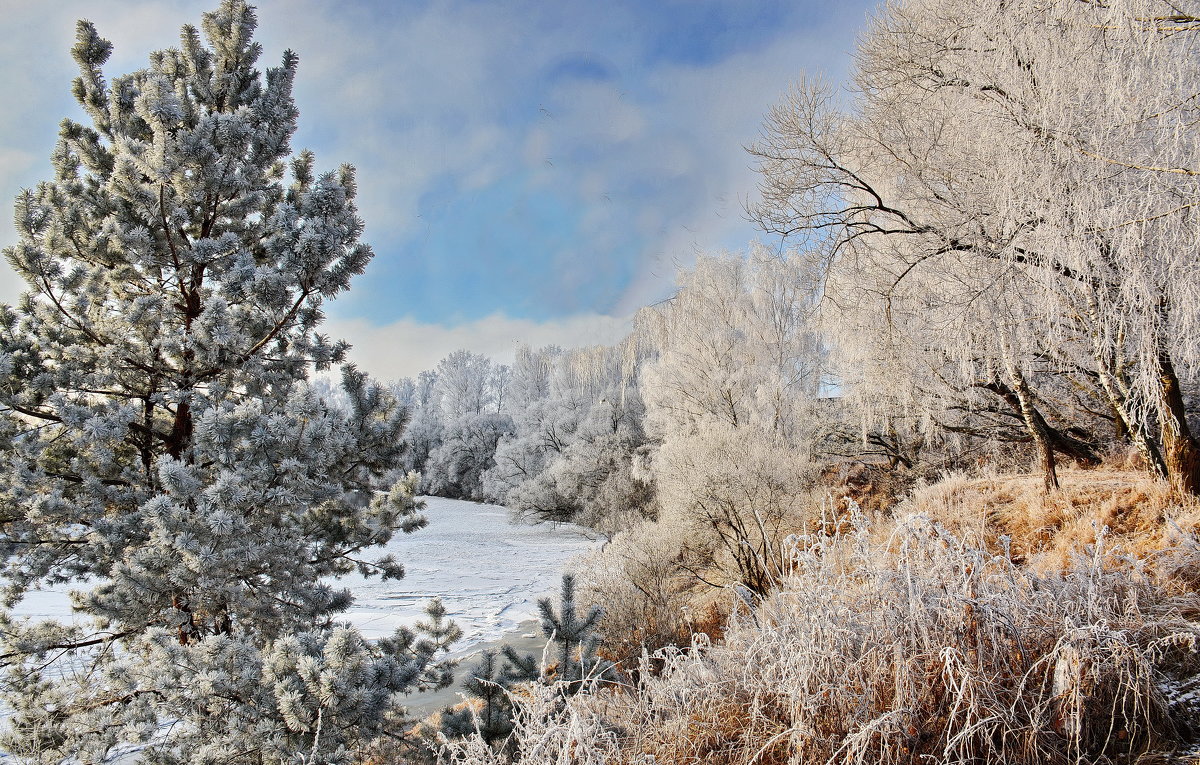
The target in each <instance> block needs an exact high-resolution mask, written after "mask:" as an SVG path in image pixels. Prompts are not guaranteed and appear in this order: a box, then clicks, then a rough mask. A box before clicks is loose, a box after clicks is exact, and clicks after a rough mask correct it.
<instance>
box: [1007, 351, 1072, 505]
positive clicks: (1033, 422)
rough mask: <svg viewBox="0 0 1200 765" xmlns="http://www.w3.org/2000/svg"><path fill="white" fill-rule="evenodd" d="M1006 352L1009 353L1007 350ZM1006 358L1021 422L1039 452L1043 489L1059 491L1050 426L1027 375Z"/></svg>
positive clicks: (1008, 357) (1048, 491)
mask: <svg viewBox="0 0 1200 765" xmlns="http://www.w3.org/2000/svg"><path fill="white" fill-rule="evenodd" d="M1005 350H1006V351H1007V348H1006V349H1005ZM1004 356H1005V358H1004V364H1005V367H1006V368H1007V370H1008V377H1009V379H1010V380H1011V382H1012V390H1013V393H1015V394H1016V396H1017V405H1018V406H1019V407H1020V410H1021V420H1022V421H1023V422H1024V423H1025V429H1026V430H1028V431H1029V435H1030V437H1032V438H1033V445H1034V448H1035V449H1036V450H1037V454H1038V463H1039V467H1040V468H1041V471H1042V482H1043V487H1044V488H1045V490H1046V492H1047V493H1050V492H1054V491H1058V489H1059V484H1058V468H1057V466H1056V465H1055V462H1054V444H1053V440H1052V439H1051V434H1050V426H1049V424H1048V423H1047V422H1046V418H1045V417H1043V416H1042V413H1041V412H1039V411H1038V409H1037V406H1036V405H1035V403H1034V396H1033V390H1032V389H1031V388H1030V387H1029V382H1028V381H1027V380H1026V379H1025V375H1023V374H1022V373H1021V370H1020V369H1018V368H1017V366H1016V364H1015V363H1014V362H1013V361H1012V358H1011V357H1010V355H1009V353H1007V352H1006V353H1005V354H1004Z"/></svg>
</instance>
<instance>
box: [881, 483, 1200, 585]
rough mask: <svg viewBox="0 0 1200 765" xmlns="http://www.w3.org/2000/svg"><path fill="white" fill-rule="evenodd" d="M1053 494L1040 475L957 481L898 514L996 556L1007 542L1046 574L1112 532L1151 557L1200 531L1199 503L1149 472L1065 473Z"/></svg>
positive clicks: (1111, 540)
mask: <svg viewBox="0 0 1200 765" xmlns="http://www.w3.org/2000/svg"><path fill="white" fill-rule="evenodd" d="M1059 478H1060V482H1061V484H1062V489H1061V490H1060V491H1058V492H1054V493H1051V494H1047V493H1046V492H1045V491H1043V489H1042V481H1041V477H1040V476H1038V475H1004V476H992V477H982V478H971V477H967V476H963V475H951V476H947V477H946V478H944V479H943V480H942V481H940V482H938V483H936V484H933V485H931V486H926V487H918V488H917V489H916V490H914V492H913V494H912V496H911V498H910V499H908V500H907V501H906V502H904V503H902V504H901V505H899V506H898V507H897V508H896V510H895V515H897V516H899V517H903V516H906V515H909V514H920V515H924V516H927V517H929V518H930V519H932V520H934V521H935V522H937V523H939V524H941V525H943V526H945V527H946V528H948V529H950V530H952V531H954V532H955V533H957V534H960V535H961V534H970V535H978V536H979V537H981V538H982V539H983V540H984V541H985V542H986V544H987V546H988V548H989V549H991V550H998V549H1000V547H1001V545H1002V543H1003V539H1002V538H1004V537H1007V543H1008V544H1009V545H1011V549H1012V555H1013V557H1014V559H1015V560H1016V561H1017V562H1025V561H1028V562H1029V563H1030V564H1032V565H1034V566H1035V567H1037V568H1039V569H1042V570H1046V569H1050V568H1062V567H1063V566H1065V565H1067V563H1068V562H1069V560H1070V558H1071V555H1072V554H1074V553H1075V552H1077V551H1078V550H1080V549H1082V548H1083V547H1085V546H1087V545H1090V544H1094V543H1095V542H1096V535H1097V533H1098V532H1100V531H1102V530H1104V529H1107V535H1108V542H1107V544H1108V545H1109V547H1110V548H1113V547H1116V548H1119V549H1120V550H1122V551H1124V552H1127V553H1130V554H1134V555H1138V556H1141V557H1145V556H1149V555H1152V554H1155V553H1158V552H1159V551H1163V550H1169V549H1171V548H1173V547H1174V546H1175V545H1176V544H1177V543H1178V540H1179V538H1180V531H1183V532H1196V531H1197V530H1200V501H1197V500H1196V498H1194V497H1181V496H1179V495H1178V494H1176V493H1174V492H1173V491H1172V490H1171V488H1170V486H1168V485H1167V483H1166V482H1164V481H1159V480H1156V479H1154V478H1152V477H1150V476H1148V475H1147V474H1146V473H1145V472H1141V471H1135V470H1128V469H1119V468H1100V469H1095V470H1082V469H1063V470H1061V471H1060V475H1059Z"/></svg>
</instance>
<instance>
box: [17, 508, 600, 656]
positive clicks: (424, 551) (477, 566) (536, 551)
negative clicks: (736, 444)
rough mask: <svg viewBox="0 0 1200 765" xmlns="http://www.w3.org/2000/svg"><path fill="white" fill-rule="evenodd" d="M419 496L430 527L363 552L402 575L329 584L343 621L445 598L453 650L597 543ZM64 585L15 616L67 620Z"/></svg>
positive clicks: (504, 621)
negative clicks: (392, 563) (348, 595)
mask: <svg viewBox="0 0 1200 765" xmlns="http://www.w3.org/2000/svg"><path fill="white" fill-rule="evenodd" d="M424 499H425V502H426V507H425V510H424V515H425V517H426V518H428V519H429V525H428V526H426V527H425V528H423V529H421V530H420V531H417V532H415V533H413V534H397V535H396V536H395V537H394V538H393V539H392V541H391V543H390V544H388V545H387V546H386V547H383V548H377V549H375V550H371V551H368V554H366V555H365V556H364V557H366V558H372V557H379V556H381V555H383V554H385V553H392V554H394V555H395V556H396V558H397V559H398V560H399V561H400V562H401V563H403V564H404V567H405V570H406V574H405V576H404V578H403V579H400V580H389V581H386V582H383V581H380V580H379V578H378V577H375V578H371V579H367V578H364V577H362V576H359V575H357V574H354V575H351V576H347V577H344V578H342V579H338V580H333V582H332V583H333V584H334V585H335V586H340V587H348V588H349V589H350V591H351V592H352V593H353V594H354V597H355V602H354V605H353V606H351V607H350V610H349V611H348V612H346V613H345V614H344V615H343V618H342V621H347V622H349V623H351V624H353V625H354V626H356V627H358V628H359V629H360V630H362V632H363V634H364V635H365V636H366V637H368V638H379V637H383V636H386V635H390V634H391V633H392V632H393V631H394V630H395V629H396V627H399V626H401V625H405V626H411V625H412V624H414V623H415V622H416V621H418V620H421V619H424V618H425V606H426V604H427V603H428V602H429V600H430V599H431V598H434V597H441V599H442V603H443V604H445V606H446V610H447V611H448V612H449V616H450V618H452V619H453V620H454V621H455V622H457V623H458V626H459V627H461V628H462V630H463V639H462V640H461V641H459V643H458V644H456V646H455V651H454V652H455V653H456V654H457V653H461V652H463V651H464V650H465V649H468V648H470V647H471V646H473V645H476V644H478V643H482V642H487V641H492V640H496V639H499V638H501V637H503V636H505V635H507V634H509V633H511V632H513V631H514V630H515V629H516V628H517V627H518V626H520V625H521V624H522V623H524V622H528V621H529V620H531V619H535V618H537V601H538V598H540V597H544V596H546V595H550V594H554V593H557V592H558V590H559V586H560V581H561V575H562V572H563V571H564V570H565V568H566V567H567V565H568V561H569V560H570V559H571V558H572V557H573V556H575V555H577V554H579V553H582V552H586V551H588V550H590V549H592V548H593V547H595V546H596V545H597V544H598V541H599V540H598V539H597V537H596V535H595V533H594V532H590V531H589V530H588V529H585V528H582V527H580V526H574V525H572V524H553V525H552V524H546V523H541V524H531V523H520V522H518V523H513V522H511V521H510V520H509V510H508V509H507V508H504V507H500V506H499V505H485V504H478V503H475V502H464V501H461V500H455V499H443V498H441V497H425V498H424ZM68 589H69V588H67V587H62V588H58V589H49V590H43V591H40V592H34V593H30V594H29V595H27V596H26V597H25V599H24V600H23V601H22V602H21V603H20V604H19V605H18V606H17V608H15V609H14V611H13V613H14V615H17V616H31V617H36V618H53V619H59V620H63V621H70V620H71V618H72V614H71V602H70V599H69V597H68V596H67V590H68Z"/></svg>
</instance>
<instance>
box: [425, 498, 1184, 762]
mask: <svg viewBox="0 0 1200 765" xmlns="http://www.w3.org/2000/svg"><path fill="white" fill-rule="evenodd" d="M1102 541H1103V540H1102ZM1183 541H1186V542H1187V543H1188V544H1186V545H1182V546H1180V547H1178V548H1177V549H1176V550H1175V551H1174V552H1172V553H1170V554H1166V553H1164V554H1162V555H1160V556H1158V558H1157V564H1156V565H1149V564H1147V563H1145V562H1142V561H1137V560H1134V559H1131V558H1128V557H1120V556H1114V555H1111V554H1108V553H1105V552H1104V551H1103V549H1102V545H1100V546H1097V547H1095V548H1093V549H1092V550H1091V554H1090V555H1088V556H1086V557H1083V558H1076V559H1074V561H1073V562H1072V563H1071V564H1070V565H1068V566H1067V567H1066V568H1065V569H1064V570H1061V571H1060V570H1053V571H1050V570H1048V571H1043V572H1041V573H1036V572H1033V571H1031V570H1029V569H1026V568H1023V567H1021V566H1018V565H1017V564H1016V563H1015V562H1014V561H1013V559H1012V558H1011V557H1010V556H1007V555H1004V554H1000V555H996V554H993V552H991V551H989V550H988V549H986V548H984V547H982V546H979V545H975V544H972V543H970V542H967V541H964V540H963V539H962V538H960V537H957V536H955V535H952V534H950V533H948V532H947V531H946V530H945V529H943V528H941V527H939V526H937V525H936V524H933V523H930V522H929V521H928V520H927V519H921V518H910V519H909V520H908V521H906V522H903V523H898V524H897V525H896V526H895V527H894V528H893V529H892V530H891V533H890V535H889V537H888V538H887V539H885V540H882V541H880V540H879V539H878V538H877V537H876V536H875V535H874V534H873V533H872V532H871V530H870V529H869V528H867V527H866V525H865V522H864V521H863V520H862V519H861V517H860V518H859V519H858V522H857V524H856V526H855V527H854V528H853V529H852V530H851V531H849V532H847V533H844V534H836V535H834V536H825V535H819V536H813V537H812V538H809V539H807V540H802V541H801V543H800V544H798V545H797V546H796V548H795V553H794V555H793V556H792V559H791V564H792V565H791V573H790V578H789V579H788V581H787V582H785V583H784V586H783V587H782V589H781V590H780V592H778V593H777V594H775V595H774V596H772V597H770V598H768V599H766V600H765V601H764V602H762V603H761V604H760V605H759V606H758V607H757V608H756V609H755V610H754V611H753V612H752V613H750V612H744V613H742V614H741V615H740V616H737V617H735V619H734V620H733V622H732V623H731V625H730V628H729V631H728V633H727V634H726V637H725V640H724V641H723V642H722V643H721V644H718V645H712V646H708V645H706V644H707V641H706V640H702V643H703V645H700V646H698V647H696V648H693V649H692V650H688V651H684V650H677V649H667V650H664V651H662V652H660V656H659V657H658V658H659V659H660V660H661V661H662V662H663V664H664V665H665V666H664V668H663V670H662V672H661V673H660V674H654V673H649V672H647V673H643V674H641V676H640V680H639V683H638V685H637V686H636V687H635V688H628V689H625V690H624V691H621V692H611V691H604V692H597V693H591V694H584V695H581V696H579V697H576V698H575V699H572V700H570V701H569V702H563V703H558V702H555V701H554V699H553V697H552V696H551V695H545V694H543V695H545V698H541V697H539V698H538V699H534V700H533V702H532V703H527V704H526V705H525V706H524V711H523V714H522V718H521V722H520V725H519V728H518V734H517V737H516V740H515V741H514V749H515V752H516V755H515V756H516V759H517V761H518V762H521V763H543V762H557V763H564V764H565V763H577V762H578V763H584V762H606V763H621V762H624V763H651V762H653V763H658V764H659V765H661V764H662V763H677V764H678V765H683V764H684V763H689V764H691V763H706V764H709V765H759V764H767V765H775V764H778V765H784V764H785V763H786V764H787V765H800V763H821V762H830V763H869V764H872V765H873V764H875V763H879V764H888V765H891V764H893V763H894V764H896V765H900V764H904V765H909V764H912V765H916V764H917V763H922V764H924V763H995V764H996V765H1000V764H1001V763H1003V764H1004V765H1033V764H1034V763H1037V764H1039V765H1041V764H1042V763H1048V764H1049V765H1059V764H1061V765H1068V764H1070V765H1077V764H1078V763H1149V762H1151V761H1155V760H1156V759H1157V761H1166V759H1165V758H1172V757H1177V755H1178V754H1179V753H1181V752H1183V751H1185V750H1186V749H1187V747H1188V746H1190V745H1191V744H1194V743H1195V739H1196V737H1197V733H1198V732H1197V731H1195V730H1193V729H1192V726H1194V725H1195V720H1196V718H1197V712H1198V711H1200V710H1198V709H1197V708H1196V706H1195V704H1194V703H1193V701H1191V697H1190V696H1189V695H1188V693H1189V691H1188V690H1187V689H1189V688H1190V687H1191V685H1189V683H1190V684H1195V683H1196V676H1197V670H1198V669H1200V658H1198V654H1197V640H1198V639H1200V625H1197V624H1196V623H1195V622H1194V621H1191V620H1189V618H1188V617H1187V614H1191V613H1194V612H1195V611H1196V608H1197V596H1196V594H1195V593H1194V592H1187V591H1183V590H1178V589H1174V588H1164V587H1163V586H1162V580H1163V577H1164V576H1165V577H1166V578H1168V579H1170V578H1171V577H1173V576H1174V574H1173V573H1172V572H1173V571H1175V570H1176V569H1178V568H1185V569H1186V568H1189V567H1191V568H1195V566H1196V561H1197V560H1200V544H1197V543H1196V541H1195V539H1194V538H1191V539H1185V540H1183ZM650 660H651V659H650V657H647V659H646V661H650ZM445 754H446V757H447V759H448V760H452V761H454V762H457V763H490V762H498V761H499V758H496V757H494V756H492V755H491V754H489V753H488V752H485V751H483V750H482V749H480V748H479V746H478V743H477V742H475V743H472V742H467V743H466V744H463V745H461V746H456V747H450V748H449V749H448V750H447V751H446V753H445ZM1175 761H1179V760H1178V759H1176V760H1175Z"/></svg>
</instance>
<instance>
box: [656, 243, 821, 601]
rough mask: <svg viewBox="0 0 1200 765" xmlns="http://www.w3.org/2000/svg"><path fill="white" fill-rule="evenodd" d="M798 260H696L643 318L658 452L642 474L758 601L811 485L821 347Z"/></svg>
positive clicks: (691, 536) (761, 254)
mask: <svg viewBox="0 0 1200 765" xmlns="http://www.w3.org/2000/svg"><path fill="white" fill-rule="evenodd" d="M808 273H809V272H808V271H807V269H806V268H805V266H804V265H803V263H802V262H801V261H800V260H799V259H798V258H795V257H789V256H779V255H775V254H772V253H770V252H767V251H765V250H764V249H762V248H754V249H752V250H751V252H750V253H749V254H748V255H747V256H741V255H726V256H721V257H703V258H700V259H699V260H698V261H697V263H696V266H695V268H694V269H693V270H691V271H688V272H685V273H682V274H681V275H680V278H679V284H680V289H679V292H678V293H677V294H676V295H675V297H674V298H673V299H671V300H670V301H668V302H666V303H664V304H662V305H660V306H657V307H655V308H651V309H647V310H646V311H644V312H643V314H641V315H640V317H639V322H640V328H639V332H640V333H641V334H642V337H643V342H644V343H646V344H647V345H649V346H650V347H653V348H656V349H657V350H658V354H659V355H658V358H657V359H656V360H655V361H654V362H653V363H651V364H648V365H647V366H646V369H645V371H644V373H643V375H642V385H641V391H642V396H643V397H644V399H645V401H646V423H647V426H646V427H647V430H648V432H649V433H650V434H651V436H652V437H653V438H655V439H656V440H657V441H659V442H660V443H661V446H660V448H659V450H658V451H657V452H656V453H655V454H654V455H653V458H652V462H651V473H652V475H653V478H654V484H655V486H656V490H657V492H658V502H659V505H660V506H661V508H662V518H661V520H662V522H665V523H676V524H680V525H681V527H682V531H681V533H683V534H684V535H685V538H686V539H688V540H689V543H691V544H692V546H693V548H694V550H695V552H696V553H697V554H698V555H699V556H700V557H699V561H698V564H697V566H698V567H697V569H696V572H697V573H698V574H699V573H701V568H702V567H705V566H712V567H715V569H716V570H717V571H718V572H720V576H721V578H723V579H725V580H726V581H721V582H714V583H717V584H726V583H729V581H733V582H738V583H741V584H743V585H745V586H747V587H749V588H751V589H752V590H754V591H755V592H757V593H760V594H761V593H765V592H766V591H767V590H768V589H769V587H770V586H771V582H772V581H773V579H774V578H775V576H776V575H777V574H778V571H777V570H776V566H777V564H778V559H779V558H778V550H779V544H780V543H781V542H782V540H783V538H784V537H785V536H786V535H787V534H788V533H789V532H790V531H792V530H793V529H792V528H791V527H790V524H793V523H796V522H797V519H798V517H799V516H800V515H801V513H800V510H801V508H800V505H801V504H802V503H804V502H805V501H806V499H807V492H808V490H809V489H810V488H811V482H812V478H813V472H814V471H813V450H812V445H813V443H814V442H815V441H816V440H817V438H818V437H819V433H820V427H821V426H820V418H819V417H818V416H816V406H817V398H818V394H819V390H820V383H821V379H820V373H821V368H822V348H821V343H820V340H819V338H818V336H817V334H816V333H815V331H814V328H813V326H812V324H811V321H810V319H811V312H812V309H813V307H814V305H815V284H814V283H813V281H812V279H811V278H810V277H809V275H808Z"/></svg>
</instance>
